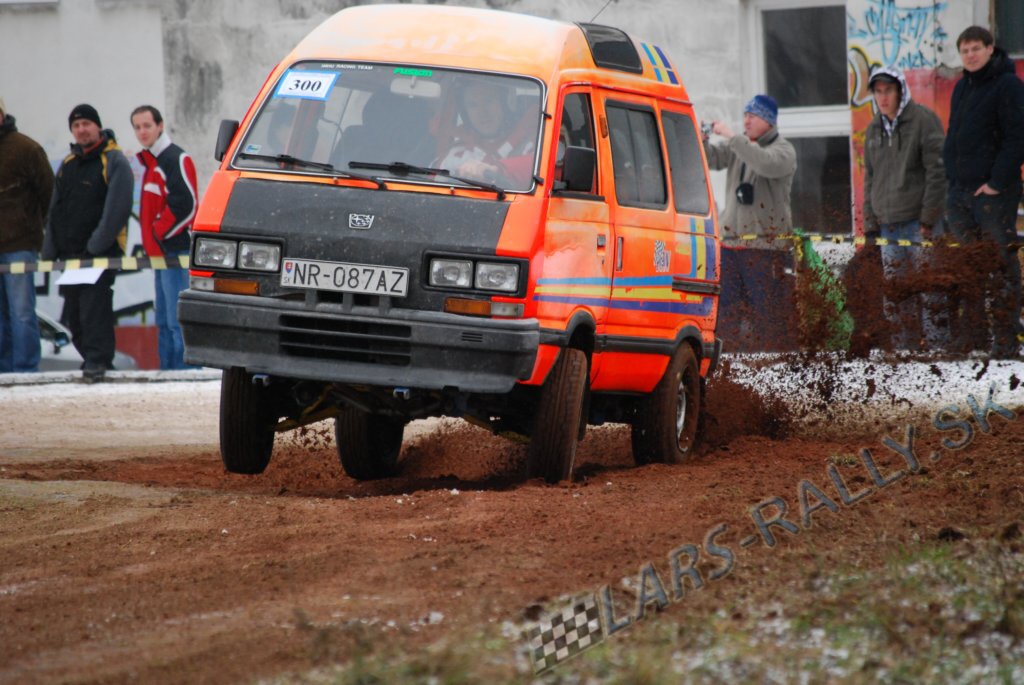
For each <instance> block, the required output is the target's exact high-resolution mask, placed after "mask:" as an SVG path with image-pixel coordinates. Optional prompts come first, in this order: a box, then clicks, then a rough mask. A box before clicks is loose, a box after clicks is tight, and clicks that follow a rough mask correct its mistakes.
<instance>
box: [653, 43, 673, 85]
mask: <svg viewBox="0 0 1024 685" xmlns="http://www.w3.org/2000/svg"><path fill="white" fill-rule="evenodd" d="M654 49H655V51H657V53H658V57H660V58H661V63H662V64H664V65H665V69H666V70H667V71H668V72H669V73H671V72H672V63H671V62H669V61H668V57H666V56H665V53H664V52H662V50H661V48H659V47H658V46H657V45H655V46H654ZM673 83H674V81H673Z"/></svg>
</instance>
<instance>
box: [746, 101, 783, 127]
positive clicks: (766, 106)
mask: <svg viewBox="0 0 1024 685" xmlns="http://www.w3.org/2000/svg"><path fill="white" fill-rule="evenodd" d="M743 111H744V113H746V112H750V113H751V114H753V115H754V116H755V117H761V118H762V119H764V120H765V121H767V122H768V123H769V124H771V125H772V126H774V125H775V122H776V121H777V120H778V118H779V106H778V105H777V104H776V103H775V98H773V97H771V96H770V95H755V96H754V97H753V98H751V100H750V102H748V103H747V106H746V107H744V108H743Z"/></svg>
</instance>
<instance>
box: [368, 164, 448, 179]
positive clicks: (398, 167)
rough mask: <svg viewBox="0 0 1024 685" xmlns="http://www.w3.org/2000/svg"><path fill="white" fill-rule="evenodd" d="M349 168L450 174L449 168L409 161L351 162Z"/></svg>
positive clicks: (396, 172) (406, 172)
mask: <svg viewBox="0 0 1024 685" xmlns="http://www.w3.org/2000/svg"><path fill="white" fill-rule="evenodd" d="M348 168H349V169H380V170H381V171H390V172H391V173H393V174H442V175H444V176H448V175H449V173H448V170H447V169H434V168H433V167H429V166H416V165H415V164H409V163H408V162H389V163H387V164H385V163H383V162H349V163H348Z"/></svg>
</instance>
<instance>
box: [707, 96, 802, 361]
mask: <svg viewBox="0 0 1024 685" xmlns="http://www.w3.org/2000/svg"><path fill="white" fill-rule="evenodd" d="M743 112H744V113H743V133H742V134H736V133H734V132H733V130H732V128H730V127H729V125H728V124H726V123H725V122H722V121H715V122H713V123H712V126H711V130H712V132H713V133H715V134H717V135H719V136H721V137H723V138H724V139H725V141H724V142H721V143H711V142H709V141H708V139H707V138H706V137H705V139H704V149H705V151H706V153H707V157H708V166H709V167H710V168H712V169H727V170H728V171H727V172H726V188H727V192H726V203H725V211H724V212H723V213H722V217H721V223H722V237H723V238H725V239H729V238H733V239H736V238H739V237H740V236H747V237H749V236H751V235H754V236H757V238H756V239H755V240H744V241H743V242H742V243H739V244H736V243H734V244H732V245H723V246H722V253H721V254H722V265H721V268H722V292H721V296H720V298H719V313H718V322H719V323H718V325H719V329H718V330H719V336H720V337H721V338H722V339H723V340H725V341H726V343H727V344H729V345H731V346H732V348H733V349H739V350H746V351H765V350H786V349H793V348H794V347H795V346H796V345H797V325H796V303H795V285H794V277H793V275H792V273H793V266H794V265H793V253H792V242H791V241H789V240H777V239H775V236H776V235H779V234H786V233H789V232H790V230H791V229H792V228H793V214H792V210H791V208H790V190H791V189H792V186H793V176H794V175H795V174H796V149H795V148H794V147H793V144H792V143H790V142H789V141H788V140H786V139H785V138H783V137H782V136H781V135H779V131H778V129H777V128H776V122H777V120H778V113H779V108H778V105H777V104H776V103H775V100H774V99H773V98H772V97H770V96H768V95H755V96H754V97H753V98H752V99H751V100H750V102H748V103H747V105H746V107H745V108H744V110H743Z"/></svg>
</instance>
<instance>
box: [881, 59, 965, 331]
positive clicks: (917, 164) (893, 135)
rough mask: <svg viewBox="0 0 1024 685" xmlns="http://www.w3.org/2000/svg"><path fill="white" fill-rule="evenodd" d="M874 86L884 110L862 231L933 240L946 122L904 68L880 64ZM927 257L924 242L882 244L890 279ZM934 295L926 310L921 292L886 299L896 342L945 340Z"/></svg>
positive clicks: (941, 198) (941, 194)
mask: <svg viewBox="0 0 1024 685" xmlns="http://www.w3.org/2000/svg"><path fill="white" fill-rule="evenodd" d="M868 88H869V89H870V90H871V92H872V94H873V95H874V100H875V105H876V109H877V110H878V113H877V114H876V115H875V117H874V119H872V120H871V123H870V124H869V125H868V129H867V132H866V133H865V136H864V233H865V234H866V235H868V236H878V237H881V238H885V239H887V240H892V241H896V240H910V241H914V242H919V241H921V240H922V239H923V238H927V239H930V238H931V237H932V229H933V228H934V227H935V226H936V224H938V223H939V222H940V220H941V219H942V214H943V210H944V208H945V204H946V179H945V173H944V171H943V168H942V144H943V139H944V134H943V132H942V122H941V121H940V120H939V117H938V116H937V115H936V114H935V112H933V111H932V110H930V109H928V108H927V107H925V106H924V105H920V104H918V103H916V102H914V101H913V100H911V98H910V87H909V86H908V85H907V81H906V78H904V76H903V72H901V71H900V70H899V69H895V68H892V67H878V68H876V69H875V70H874V71H873V72H872V74H871V78H870V80H869V81H868ZM924 257H925V256H924V255H922V254H921V248H919V247H904V246H899V245H885V246H883V247H882V263H883V265H884V268H885V275H886V278H887V279H893V278H899V277H906V276H908V275H910V274H911V273H913V271H914V268H915V267H916V266H919V265H921V264H922V263H923V261H924ZM933 300H934V297H932V296H929V302H928V305H929V306H927V307H923V306H922V305H923V304H924V302H923V301H922V298H920V297H914V296H910V297H904V298H902V300H900V301H898V302H897V301H893V300H891V299H889V298H887V299H886V303H885V305H886V306H885V308H886V315H887V318H889V319H890V322H891V323H892V324H893V325H894V327H895V329H896V330H895V334H894V335H893V342H894V344H895V345H896V346H897V347H899V348H902V349H916V348H918V347H919V345H920V342H921V333H924V336H925V338H926V339H927V342H928V343H929V346H935V345H937V344H939V343H941V342H943V341H942V340H940V339H939V334H938V330H939V327H938V325H937V323H936V321H935V319H936V318H938V316H939V315H940V312H939V311H938V309H939V307H940V306H941V303H940V302H938V301H933ZM922 313H923V314H924V316H923V321H922ZM922 328H923V330H921V329H922Z"/></svg>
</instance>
